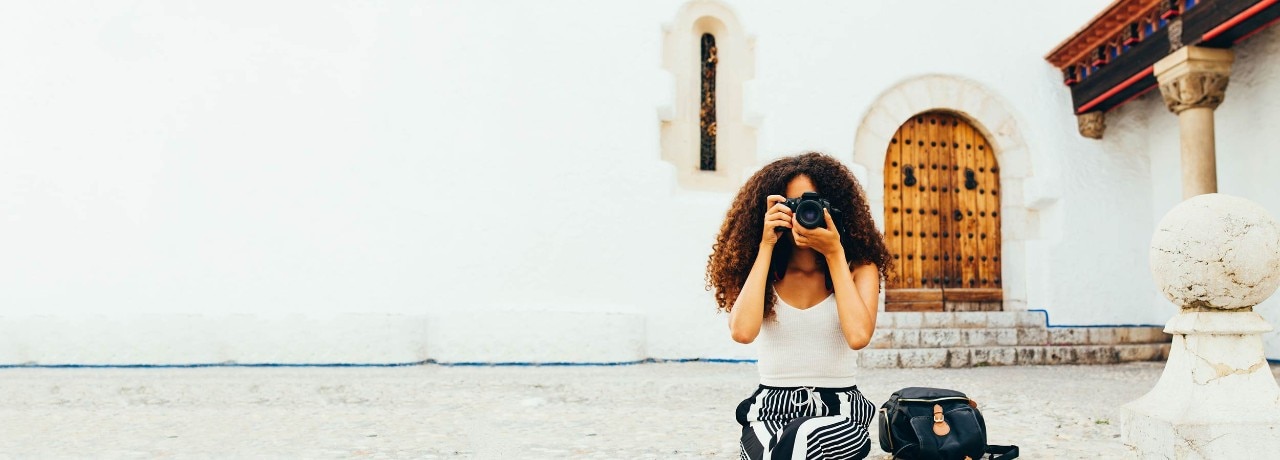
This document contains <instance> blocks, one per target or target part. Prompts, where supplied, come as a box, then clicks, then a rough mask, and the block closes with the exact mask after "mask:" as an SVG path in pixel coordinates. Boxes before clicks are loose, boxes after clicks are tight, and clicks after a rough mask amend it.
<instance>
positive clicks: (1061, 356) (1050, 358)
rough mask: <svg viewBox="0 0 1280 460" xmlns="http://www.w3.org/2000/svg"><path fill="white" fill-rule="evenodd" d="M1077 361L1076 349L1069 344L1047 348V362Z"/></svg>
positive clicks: (1068, 362)
mask: <svg viewBox="0 0 1280 460" xmlns="http://www.w3.org/2000/svg"><path fill="white" fill-rule="evenodd" d="M1074 362H1076V349H1075V348H1074V347H1067V346H1050V347H1047V348H1045V362H1044V363H1045V364H1072V363H1074Z"/></svg>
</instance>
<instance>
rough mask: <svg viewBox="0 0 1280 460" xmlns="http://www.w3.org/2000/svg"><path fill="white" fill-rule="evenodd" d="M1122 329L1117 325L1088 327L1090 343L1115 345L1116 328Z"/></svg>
mask: <svg viewBox="0 0 1280 460" xmlns="http://www.w3.org/2000/svg"><path fill="white" fill-rule="evenodd" d="M1118 329H1123V328H1118V327H1091V328H1089V339H1088V343H1089V344H1090V345H1115V344H1116V341H1117V340H1118V339H1117V337H1118V336H1117V335H1116V330H1118Z"/></svg>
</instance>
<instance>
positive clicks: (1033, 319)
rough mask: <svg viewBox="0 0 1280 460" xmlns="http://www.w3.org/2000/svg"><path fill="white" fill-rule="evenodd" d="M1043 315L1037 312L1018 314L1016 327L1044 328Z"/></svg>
mask: <svg viewBox="0 0 1280 460" xmlns="http://www.w3.org/2000/svg"><path fill="white" fill-rule="evenodd" d="M1044 325H1045V315H1044V312H1039V311H1021V312H1018V327H1044Z"/></svg>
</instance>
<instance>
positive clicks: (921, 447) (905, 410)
mask: <svg viewBox="0 0 1280 460" xmlns="http://www.w3.org/2000/svg"><path fill="white" fill-rule="evenodd" d="M935 413H936V414H935ZM880 448H881V449H883V450H884V451H885V452H888V453H891V454H893V458H895V459H904V460H964V459H965V458H969V459H972V460H980V459H982V458H983V456H985V455H986V454H992V458H993V459H995V460H1006V459H1012V458H1018V446H989V445H987V423H986V421H984V420H983V419H982V413H981V412H978V404H977V403H975V402H973V400H971V399H969V397H968V396H965V394H964V393H961V392H959V391H955V390H944V389H939V388H921V387H911V388H903V389H901V390H898V391H897V392H896V393H894V394H893V396H890V397H889V400H888V401H886V402H885V403H884V404H883V405H881V406H880ZM997 455H998V456H997Z"/></svg>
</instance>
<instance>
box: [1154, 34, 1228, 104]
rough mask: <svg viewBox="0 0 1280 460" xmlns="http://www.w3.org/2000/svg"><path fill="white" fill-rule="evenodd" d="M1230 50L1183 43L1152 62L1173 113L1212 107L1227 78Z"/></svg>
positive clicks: (1221, 94) (1220, 97) (1220, 101)
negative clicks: (1168, 53) (1184, 44)
mask: <svg viewBox="0 0 1280 460" xmlns="http://www.w3.org/2000/svg"><path fill="white" fill-rule="evenodd" d="M1234 60H1235V53H1234V52H1232V51H1231V50H1223V49H1215V48H1203V47H1199V46H1186V47H1182V48H1180V49H1178V50H1177V51H1174V52H1173V53H1172V54H1170V55H1169V56H1167V57H1165V58H1164V59H1161V60H1160V61H1158V62H1156V64H1155V66H1154V68H1155V75H1156V80H1157V81H1159V83H1160V94H1161V95H1163V96H1164V103H1165V105H1166V106H1168V107H1169V110H1170V111H1172V112H1173V113H1181V112H1182V111H1184V110H1187V109H1192V108H1208V109H1216V108H1218V104H1221V103H1222V99H1223V98H1224V97H1225V96H1226V91H1227V83H1228V82H1229V81H1230V78H1229V77H1230V75H1231V63H1232V62H1233V61H1234Z"/></svg>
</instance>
